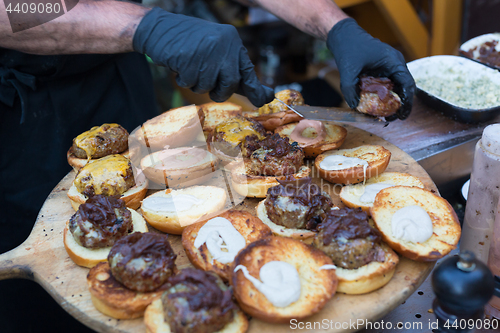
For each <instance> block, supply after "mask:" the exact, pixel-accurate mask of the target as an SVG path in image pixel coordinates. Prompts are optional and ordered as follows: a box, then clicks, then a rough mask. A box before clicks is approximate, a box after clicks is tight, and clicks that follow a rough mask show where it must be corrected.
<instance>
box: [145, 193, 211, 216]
mask: <svg viewBox="0 0 500 333" xmlns="http://www.w3.org/2000/svg"><path fill="white" fill-rule="evenodd" d="M204 201H205V200H202V199H199V198H197V197H195V196H193V195H189V194H178V195H171V196H168V197H148V198H146V199H144V200H143V201H142V206H143V207H144V208H145V209H148V210H154V211H158V212H183V211H186V210H189V209H191V207H193V206H194V205H199V204H201V203H203V202H204Z"/></svg>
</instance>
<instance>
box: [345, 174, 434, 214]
mask: <svg viewBox="0 0 500 333" xmlns="http://www.w3.org/2000/svg"><path fill="white" fill-rule="evenodd" d="M372 184H387V185H403V186H416V187H420V188H424V187H425V186H424V183H422V181H421V180H420V179H418V178H417V177H414V176H412V175H409V174H407V173H401V172H384V173H382V174H380V175H378V176H375V177H372V178H369V179H367V180H366V183H365V184H356V185H348V186H344V187H343V188H342V190H341V191H340V200H342V202H343V203H344V205H346V206H347V207H349V208H357V207H359V208H361V209H362V210H363V211H365V212H367V213H370V207H372V206H373V202H370V201H369V200H368V198H367V199H364V198H363V201H361V197H362V196H363V194H364V193H365V189H366V187H367V186H368V185H372ZM373 194H374V195H373V199H375V192H373ZM370 199H371V198H370Z"/></svg>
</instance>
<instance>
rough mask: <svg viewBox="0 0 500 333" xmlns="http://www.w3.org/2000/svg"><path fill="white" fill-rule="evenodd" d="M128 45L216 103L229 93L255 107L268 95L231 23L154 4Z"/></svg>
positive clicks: (270, 94)
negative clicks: (173, 10)
mask: <svg viewBox="0 0 500 333" xmlns="http://www.w3.org/2000/svg"><path fill="white" fill-rule="evenodd" d="M133 47H134V50H135V51H137V52H140V53H145V54H147V55H148V56H149V57H150V58H151V59H152V60H153V61H154V63H155V64H157V65H162V66H166V67H168V68H169V69H170V70H172V71H173V72H175V73H177V78H176V81H177V84H178V85H179V86H181V87H183V88H190V89H191V90H192V91H194V92H195V93H199V94H202V93H206V92H210V94H209V95H210V98H211V99H212V100H214V101H216V102H223V101H225V100H226V99H228V98H229V97H230V96H231V95H232V94H233V93H235V92H237V93H240V94H242V95H245V96H247V97H248V98H249V99H250V101H251V102H252V103H253V104H254V105H255V106H258V107H260V106H262V105H264V104H266V103H269V102H271V101H272V100H273V99H274V92H273V90H272V89H271V88H268V87H265V86H263V85H262V84H261V83H260V82H259V79H258V78H257V75H256V74H255V71H254V69H253V64H252V62H251V61H250V58H249V57H248V54H247V50H246V49H245V47H244V46H243V44H242V42H241V39H240V37H239V36H238V32H237V31H236V28H234V27H233V26H231V25H225V24H216V23H212V22H208V21H205V20H201V19H197V18H193V17H188V16H184V15H180V14H172V13H169V12H167V11H165V10H163V9H160V8H158V7H156V8H153V9H152V10H151V11H149V12H148V13H147V14H146V15H145V16H144V18H143V19H142V20H141V22H140V23H139V26H138V27H137V30H136V32H135V34H134V39H133Z"/></svg>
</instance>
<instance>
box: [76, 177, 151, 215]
mask: <svg viewBox="0 0 500 333" xmlns="http://www.w3.org/2000/svg"><path fill="white" fill-rule="evenodd" d="M147 191H148V180H147V179H146V177H144V174H142V173H140V174H138V175H137V177H136V185H135V186H134V187H131V188H130V189H129V190H128V191H126V192H125V193H123V194H122V196H121V197H120V199H122V200H123V201H125V204H126V205H127V207H128V208H132V209H138V208H139V207H140V206H141V200H142V199H143V198H144V197H145V196H146V192H147ZM67 194H68V198H69V199H70V201H71V207H73V209H74V210H75V211H77V210H78V207H80V205H81V204H83V203H85V201H87V199H88V197H87V196H86V195H84V194H82V193H80V192H78V190H77V189H76V186H75V184H74V183H73V184H72V185H71V187H70V188H69V190H68V193H67Z"/></svg>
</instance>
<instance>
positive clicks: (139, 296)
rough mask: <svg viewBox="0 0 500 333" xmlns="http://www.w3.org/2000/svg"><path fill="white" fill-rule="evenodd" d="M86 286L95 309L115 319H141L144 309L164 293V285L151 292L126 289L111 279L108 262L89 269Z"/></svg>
mask: <svg viewBox="0 0 500 333" xmlns="http://www.w3.org/2000/svg"><path fill="white" fill-rule="evenodd" d="M87 285H88V287H89V291H90V299H91V300H92V303H93V304H94V306H95V308H96V309H97V310H99V311H100V312H102V313H104V314H105V315H107V316H110V317H112V318H116V319H134V318H139V317H142V316H143V315H144V311H145V310H146V307H147V306H148V305H149V304H151V302H152V301H154V300H155V299H157V298H159V297H160V296H161V294H162V293H163V292H164V291H165V287H164V286H165V285H163V286H161V287H160V288H158V289H157V290H155V291H151V292H138V291H135V290H131V289H128V288H126V287H125V286H124V285H123V284H121V283H120V282H118V281H117V280H116V279H115V278H114V277H113V275H112V274H111V269H110V267H109V264H108V262H101V263H98V264H97V265H96V266H94V267H93V268H91V269H90V272H89V273H88V275H87Z"/></svg>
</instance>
